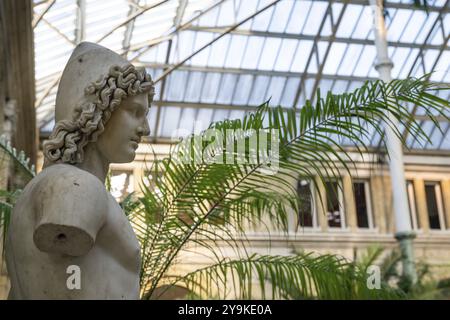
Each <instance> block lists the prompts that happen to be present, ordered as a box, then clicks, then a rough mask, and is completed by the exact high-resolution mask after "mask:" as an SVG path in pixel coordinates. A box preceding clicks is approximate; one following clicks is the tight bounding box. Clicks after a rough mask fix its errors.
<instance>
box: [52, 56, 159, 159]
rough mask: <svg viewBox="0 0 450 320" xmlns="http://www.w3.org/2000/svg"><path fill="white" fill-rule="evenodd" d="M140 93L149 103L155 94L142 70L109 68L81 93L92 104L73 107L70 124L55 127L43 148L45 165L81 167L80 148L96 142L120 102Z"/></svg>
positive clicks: (66, 122) (66, 121) (63, 122)
mask: <svg viewBox="0 0 450 320" xmlns="http://www.w3.org/2000/svg"><path fill="white" fill-rule="evenodd" d="M140 93H148V95H149V97H150V99H153V95H154V93H155V90H154V85H153V81H152V79H151V77H150V75H149V74H147V73H146V72H145V70H142V71H138V70H136V69H135V67H134V66H133V65H131V64H128V65H125V66H123V67H120V66H112V67H111V68H110V70H109V73H108V74H107V75H106V76H102V77H101V78H100V79H99V80H98V81H96V82H93V83H91V84H90V85H89V86H88V87H87V88H86V89H85V90H84V95H85V96H86V97H89V96H91V95H95V99H94V101H93V102H91V101H85V102H83V103H81V105H79V106H77V107H76V108H75V115H74V117H73V119H72V120H61V121H58V122H57V123H56V125H55V128H54V129H53V132H52V134H51V135H50V137H49V139H48V140H47V141H45V142H44V144H43V149H44V156H45V158H46V161H48V162H50V163H70V164H76V163H81V162H82V161H83V155H84V151H83V149H84V147H85V146H86V145H87V144H88V143H89V142H93V141H96V140H97V138H98V136H99V135H100V134H101V133H102V132H103V130H104V129H105V125H106V123H107V122H108V120H109V118H110V117H111V113H112V112H113V111H114V110H115V109H116V108H117V106H119V105H120V103H121V102H122V100H123V99H125V98H127V97H129V96H135V95H137V94H140ZM86 100H87V99H86Z"/></svg>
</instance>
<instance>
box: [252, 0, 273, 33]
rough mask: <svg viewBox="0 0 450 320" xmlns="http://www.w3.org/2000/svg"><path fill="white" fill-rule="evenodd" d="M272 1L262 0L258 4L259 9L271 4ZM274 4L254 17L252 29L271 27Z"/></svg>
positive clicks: (262, 29)
mask: <svg viewBox="0 0 450 320" xmlns="http://www.w3.org/2000/svg"><path fill="white" fill-rule="evenodd" d="M269 3H270V1H267V0H260V1H259V4H258V10H259V9H261V8H263V7H264V6H266V5H267V4H269ZM273 10H274V8H273V6H271V7H270V8H268V9H266V10H264V11H263V12H261V13H260V14H258V15H257V16H256V17H255V18H253V24H252V30H257V31H267V29H268V28H269V23H270V22H271V17H272V14H273Z"/></svg>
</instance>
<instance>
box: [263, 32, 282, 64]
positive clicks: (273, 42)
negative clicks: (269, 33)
mask: <svg viewBox="0 0 450 320" xmlns="http://www.w3.org/2000/svg"><path fill="white" fill-rule="evenodd" d="M280 44H281V39H279V38H267V39H266V43H265V45H264V49H263V52H262V55H261V61H260V62H259V66H258V69H261V70H272V69H273V67H274V64H275V59H276V58H277V54H278V50H279V48H280Z"/></svg>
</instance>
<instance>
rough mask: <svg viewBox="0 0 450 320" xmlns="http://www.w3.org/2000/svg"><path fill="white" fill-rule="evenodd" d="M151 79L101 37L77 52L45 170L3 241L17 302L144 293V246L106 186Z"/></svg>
mask: <svg viewBox="0 0 450 320" xmlns="http://www.w3.org/2000/svg"><path fill="white" fill-rule="evenodd" d="M153 94H154V87H153V82H152V80H151V78H150V76H149V75H148V74H146V73H145V71H144V70H137V69H135V67H134V66H133V65H131V64H130V63H129V62H128V61H127V60H125V59H124V58H122V57H121V56H120V55H118V54H116V53H114V52H113V51H111V50H109V49H106V48H104V47H102V46H99V45H97V44H93V43H88V42H83V43H81V44H79V45H78V46H77V47H76V48H75V50H74V52H73V53H72V55H71V57H70V59H69V61H68V63H67V65H66V67H65V69H64V72H63V74H62V77H61V81H60V84H59V88H58V93H57V97H56V117H55V119H56V125H55V128H54V130H53V132H52V134H51V136H50V138H49V140H48V141H46V142H45V143H44V147H43V148H44V155H45V163H44V170H43V171H42V172H41V173H39V174H38V175H37V176H36V177H35V178H34V179H33V180H32V181H31V182H30V183H29V184H28V185H27V186H26V187H25V189H24V191H23V193H22V195H21V196H20V198H19V199H18V201H17V203H16V206H15V208H14V211H13V213H12V220H11V224H10V229H9V235H8V240H7V245H6V255H7V257H6V259H7V268H8V273H9V276H10V279H11V291H10V294H9V298H10V299H138V298H139V266H140V248H139V243H138V241H137V239H136V236H135V234H134V232H133V229H132V228H131V225H130V223H129V222H128V220H127V218H126V216H125V215H124V213H123V211H122V210H121V208H120V206H119V205H118V204H117V202H116V201H115V200H114V198H113V197H112V196H111V195H110V194H109V193H108V192H107V190H106V189H105V185H104V182H105V178H106V175H107V172H108V169H109V164H110V163H124V162H130V161H132V160H133V159H134V157H135V152H136V149H137V147H138V143H139V142H140V139H141V137H142V136H145V135H148V134H149V127H148V122H147V113H148V109H149V103H150V102H151V100H152V99H153Z"/></svg>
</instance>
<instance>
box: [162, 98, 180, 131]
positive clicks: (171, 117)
mask: <svg viewBox="0 0 450 320" xmlns="http://www.w3.org/2000/svg"><path fill="white" fill-rule="evenodd" d="M180 112H181V109H180V108H179V107H166V106H165V107H162V108H161V114H160V117H161V118H160V123H159V127H158V137H164V138H170V137H172V135H173V134H174V133H176V129H177V127H178V119H179V118H180Z"/></svg>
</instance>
